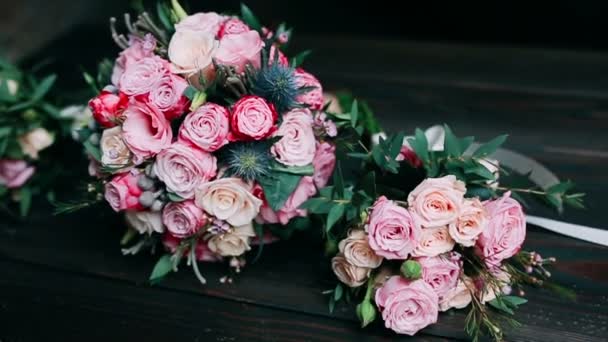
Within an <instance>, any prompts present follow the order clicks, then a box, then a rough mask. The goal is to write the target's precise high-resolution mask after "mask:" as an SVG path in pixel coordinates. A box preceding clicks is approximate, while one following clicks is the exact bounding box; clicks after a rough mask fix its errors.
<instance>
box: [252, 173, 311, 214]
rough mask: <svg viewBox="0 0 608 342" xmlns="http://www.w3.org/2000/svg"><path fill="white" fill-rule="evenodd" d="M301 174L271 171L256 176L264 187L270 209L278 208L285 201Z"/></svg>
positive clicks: (298, 181)
mask: <svg viewBox="0 0 608 342" xmlns="http://www.w3.org/2000/svg"><path fill="white" fill-rule="evenodd" d="M301 179H302V176H300V175H296V174H293V173H289V172H277V171H271V172H270V173H269V174H267V175H263V176H261V177H260V178H258V181H259V182H260V185H262V188H263V189H264V196H265V197H266V201H267V202H268V205H269V206H270V208H272V210H275V211H278V210H280V209H281V208H282V207H283V205H284V204H285V201H287V199H288V198H289V196H290V195H291V194H292V193H293V192H294V191H295V189H296V188H297V186H298V184H299V183H300V180H301Z"/></svg>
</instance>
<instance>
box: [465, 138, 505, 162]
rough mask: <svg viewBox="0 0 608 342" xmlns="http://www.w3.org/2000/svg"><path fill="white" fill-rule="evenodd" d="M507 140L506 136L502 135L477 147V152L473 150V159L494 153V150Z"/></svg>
mask: <svg viewBox="0 0 608 342" xmlns="http://www.w3.org/2000/svg"><path fill="white" fill-rule="evenodd" d="M507 138H508V135H506V134H503V135H500V136H498V137H496V138H494V139H492V140H490V141H488V142H487V143H485V144H483V145H481V146H479V148H477V150H475V152H474V153H473V157H477V158H482V157H487V156H489V155H490V154H492V153H494V152H496V150H497V149H498V148H499V147H500V146H501V145H502V144H504V143H505V141H507Z"/></svg>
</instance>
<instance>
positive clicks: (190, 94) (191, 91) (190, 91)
mask: <svg viewBox="0 0 608 342" xmlns="http://www.w3.org/2000/svg"><path fill="white" fill-rule="evenodd" d="M198 92H199V91H198V89H196V88H195V87H193V86H188V87H187V88H186V89H185V90H184V96H185V97H187V98H188V100H190V101H192V100H194V98H195V97H196V94H198Z"/></svg>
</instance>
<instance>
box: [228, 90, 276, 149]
mask: <svg viewBox="0 0 608 342" xmlns="http://www.w3.org/2000/svg"><path fill="white" fill-rule="evenodd" d="M276 122H277V112H276V110H275V109H274V106H273V105H272V104H271V103H269V102H267V101H266V100H264V99H263V98H261V97H259V96H253V95H251V96H244V97H242V98H241V99H240V100H239V101H238V102H236V103H235V104H234V105H233V106H232V115H231V116H230V129H231V131H230V136H229V139H230V140H231V141H242V140H262V139H264V138H267V137H268V136H270V135H271V134H272V133H273V132H274V131H275V130H276V126H275V123H276Z"/></svg>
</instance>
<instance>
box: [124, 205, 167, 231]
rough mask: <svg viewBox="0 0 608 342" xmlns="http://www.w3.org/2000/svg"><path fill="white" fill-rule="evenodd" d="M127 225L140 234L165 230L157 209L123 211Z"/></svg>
mask: <svg viewBox="0 0 608 342" xmlns="http://www.w3.org/2000/svg"><path fill="white" fill-rule="evenodd" d="M125 220H126V221H127V226H129V227H131V228H132V229H134V230H136V231H138V232H139V233H140V234H148V235H151V234H152V233H162V232H164V231H165V227H164V226H163V221H162V217H161V215H160V212H158V211H127V212H126V213H125Z"/></svg>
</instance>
